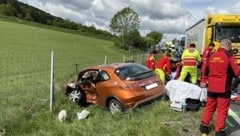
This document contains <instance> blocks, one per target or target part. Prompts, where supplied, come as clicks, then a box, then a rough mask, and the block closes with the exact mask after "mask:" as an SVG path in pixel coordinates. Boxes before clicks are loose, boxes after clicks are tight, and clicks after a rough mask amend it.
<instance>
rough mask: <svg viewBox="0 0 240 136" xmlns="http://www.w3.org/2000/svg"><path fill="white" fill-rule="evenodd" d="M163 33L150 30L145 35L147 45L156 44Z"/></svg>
mask: <svg viewBox="0 0 240 136" xmlns="http://www.w3.org/2000/svg"><path fill="white" fill-rule="evenodd" d="M162 36H163V34H162V33H160V32H157V31H151V32H150V33H148V34H147V35H146V40H147V43H148V46H151V45H156V44H158V43H159V42H160V41H161V40H162Z"/></svg>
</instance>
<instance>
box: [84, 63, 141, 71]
mask: <svg viewBox="0 0 240 136" xmlns="http://www.w3.org/2000/svg"><path fill="white" fill-rule="evenodd" d="M129 65H138V64H136V63H112V64H103V65H96V66H90V67H87V68H85V69H102V70H104V69H117V68H119V67H123V66H129Z"/></svg>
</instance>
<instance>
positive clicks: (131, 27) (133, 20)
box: [109, 7, 139, 49]
mask: <svg viewBox="0 0 240 136" xmlns="http://www.w3.org/2000/svg"><path fill="white" fill-rule="evenodd" d="M109 26H110V30H111V31H112V32H113V33H114V34H116V35H118V36H119V37H121V38H122V40H121V42H122V48H123V49H128V47H129V46H130V45H127V44H126V41H125V39H126V36H127V35H128V34H129V33H131V32H134V31H138V29H139V18H138V14H137V13H136V12H135V11H134V10H132V9H131V8H129V7H126V8H123V9H122V10H121V11H119V12H117V13H116V14H115V15H114V16H113V18H112V19H111V22H110V25H109ZM128 42H129V41H128Z"/></svg>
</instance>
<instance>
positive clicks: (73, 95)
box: [68, 89, 83, 104]
mask: <svg viewBox="0 0 240 136" xmlns="http://www.w3.org/2000/svg"><path fill="white" fill-rule="evenodd" d="M82 98H83V96H82V92H81V91H80V90H78V89H74V90H73V91H71V92H69V93H68V99H69V100H70V101H72V102H74V103H77V104H79V103H80V101H81V99H82Z"/></svg>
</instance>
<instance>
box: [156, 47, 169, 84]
mask: <svg viewBox="0 0 240 136" xmlns="http://www.w3.org/2000/svg"><path fill="white" fill-rule="evenodd" d="M170 57H171V53H170V52H169V51H166V52H165V53H164V55H163V56H162V57H160V58H159V60H158V62H157V64H156V66H155V73H156V74H157V75H158V76H159V78H160V79H161V80H162V82H163V83H164V84H165V82H166V80H165V79H166V78H165V77H166V74H165V73H167V74H168V76H169V77H170V75H171V65H170Z"/></svg>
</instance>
